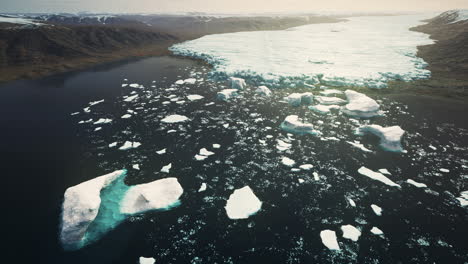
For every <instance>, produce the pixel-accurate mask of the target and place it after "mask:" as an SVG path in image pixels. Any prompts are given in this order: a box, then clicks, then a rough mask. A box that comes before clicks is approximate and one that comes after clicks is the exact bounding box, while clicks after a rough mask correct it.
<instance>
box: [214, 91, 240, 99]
mask: <svg viewBox="0 0 468 264" xmlns="http://www.w3.org/2000/svg"><path fill="white" fill-rule="evenodd" d="M237 92H238V90H237V89H224V90H221V91H220V92H218V93H217V98H218V99H219V100H222V101H227V100H229V99H231V98H232V97H235V96H237V95H238V93H237Z"/></svg>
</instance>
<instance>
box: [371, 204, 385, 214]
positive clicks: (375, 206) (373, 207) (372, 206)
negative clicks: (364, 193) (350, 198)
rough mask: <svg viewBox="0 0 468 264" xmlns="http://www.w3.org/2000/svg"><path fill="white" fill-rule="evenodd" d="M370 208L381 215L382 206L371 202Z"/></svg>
mask: <svg viewBox="0 0 468 264" xmlns="http://www.w3.org/2000/svg"><path fill="white" fill-rule="evenodd" d="M371 208H372V211H374V213H375V214H376V215H378V216H381V215H382V211H383V210H382V208H380V207H379V206H377V205H375V204H371Z"/></svg>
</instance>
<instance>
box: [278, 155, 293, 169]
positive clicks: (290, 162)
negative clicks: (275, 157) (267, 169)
mask: <svg viewBox="0 0 468 264" xmlns="http://www.w3.org/2000/svg"><path fill="white" fill-rule="evenodd" d="M281 163H283V164H284V165H286V166H288V167H292V166H294V164H296V162H295V161H294V160H292V159H290V158H288V157H282V158H281Z"/></svg>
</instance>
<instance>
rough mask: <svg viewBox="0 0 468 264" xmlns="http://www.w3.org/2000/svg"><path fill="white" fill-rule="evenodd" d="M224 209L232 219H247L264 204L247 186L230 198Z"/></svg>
mask: <svg viewBox="0 0 468 264" xmlns="http://www.w3.org/2000/svg"><path fill="white" fill-rule="evenodd" d="M224 208H225V209H226V213H227V215H228V217H229V218H230V219H246V218H249V216H251V215H254V214H256V213H257V212H258V211H259V210H260V209H261V208H262V202H261V201H260V200H259V199H258V198H257V196H255V194H254V192H253V191H252V189H250V187H249V186H245V187H243V188H241V189H237V190H235V191H234V192H233V193H232V194H231V195H230V196H229V199H228V200H227V202H226V206H225V207H224Z"/></svg>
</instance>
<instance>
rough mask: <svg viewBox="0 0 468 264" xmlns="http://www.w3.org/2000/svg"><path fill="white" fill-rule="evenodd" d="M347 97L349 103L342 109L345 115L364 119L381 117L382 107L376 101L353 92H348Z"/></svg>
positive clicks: (346, 92)
mask: <svg viewBox="0 0 468 264" xmlns="http://www.w3.org/2000/svg"><path fill="white" fill-rule="evenodd" d="M345 95H346V98H347V100H348V102H349V103H348V104H347V105H345V106H344V107H343V108H342V109H341V110H342V112H343V113H345V114H347V115H349V116H354V117H362V118H369V117H373V116H378V115H380V112H379V109H380V106H379V104H377V102H376V101H375V100H374V99H371V98H370V97H368V96H367V95H365V94H362V93H358V92H355V91H353V90H346V91H345Z"/></svg>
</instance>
